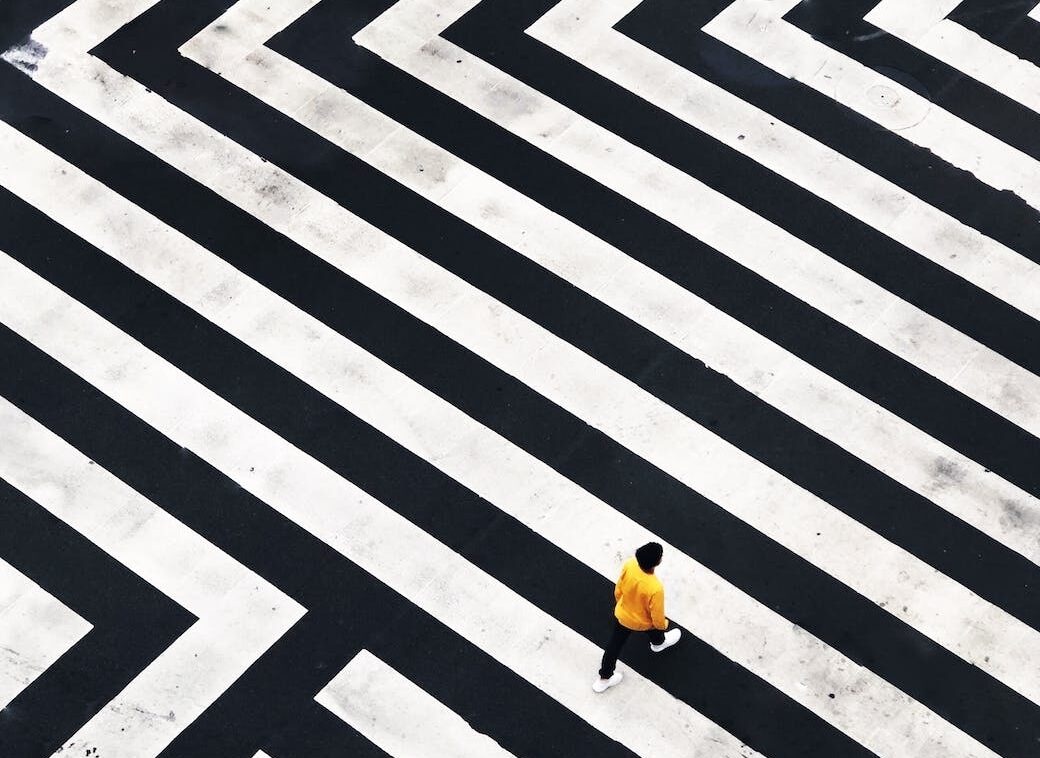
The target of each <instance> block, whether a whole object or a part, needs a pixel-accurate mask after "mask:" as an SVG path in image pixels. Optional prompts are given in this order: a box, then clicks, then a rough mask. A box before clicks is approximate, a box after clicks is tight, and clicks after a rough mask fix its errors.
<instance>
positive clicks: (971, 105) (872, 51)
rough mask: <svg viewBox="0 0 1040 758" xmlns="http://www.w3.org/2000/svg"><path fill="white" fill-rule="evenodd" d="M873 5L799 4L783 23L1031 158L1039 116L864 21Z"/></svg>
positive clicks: (834, 0)
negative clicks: (915, 92)
mask: <svg viewBox="0 0 1040 758" xmlns="http://www.w3.org/2000/svg"><path fill="white" fill-rule="evenodd" d="M875 5H877V1H876V0H811V2H806V1H805V0H803V2H801V3H800V4H799V5H797V6H796V7H795V8H793V9H792V10H791V12H790V13H788V14H787V16H786V17H785V20H786V21H787V22H789V23H792V24H794V25H795V26H797V27H798V28H800V29H802V30H803V31H805V32H808V33H809V34H811V35H812V36H813V38H814V39H816V40H819V41H820V42H823V43H824V44H826V45H827V46H829V47H831V48H833V49H834V50H837V51H839V52H841V53H843V54H845V55H847V56H849V57H850V58H852V59H853V60H856V61H859V62H860V63H862V64H863V65H865V66H867V67H869V68H872V69H874V70H875V71H877V72H878V73H880V74H882V75H884V76H888V77H889V78H891V79H893V80H895V81H898V82H899V83H900V84H902V85H904V86H907V87H909V88H910V89H913V90H915V91H917V93H918V94H921V95H924V96H925V97H926V98H927V99H928V100H930V101H931V102H933V103H935V104H936V105H937V106H939V107H940V108H943V109H945V110H948V111H950V112H951V113H953V114H954V115H956V116H958V117H960V118H962V119H964V120H965V121H967V122H968V123H971V124H974V125H975V126H977V127H979V128H980V129H982V130H984V131H986V132H988V133H989V134H992V135H993V136H994V137H996V138H997V139H999V140H1000V141H1002V142H1006V143H1008V144H1009V145H1013V146H1014V147H1016V148H1018V149H1019V150H1021V151H1022V152H1024V153H1026V154H1027V155H1030V156H1032V157H1033V158H1040V116H1038V114H1036V113H1035V112H1034V111H1032V110H1030V109H1029V108H1026V107H1025V106H1024V105H1021V104H1019V103H1017V102H1015V101H1014V100H1012V99H1011V98H1008V97H1005V96H1004V95H1001V94H1000V93H999V92H997V91H995V90H993V89H990V88H989V87H987V86H986V85H984V84H982V83H980V82H979V81H977V80H975V79H972V78H971V77H970V76H968V75H966V74H965V73H963V72H961V71H958V70H957V69H956V68H954V67H952V66H948V65H947V64H945V63H943V62H941V61H939V60H937V59H935V58H933V57H932V56H930V55H928V54H926V53H924V52H922V51H921V50H919V49H918V48H916V47H914V46H913V45H911V44H909V43H907V42H904V41H903V40H901V39H899V38H897V37H893V36H892V35H889V34H884V33H880V32H881V30H879V29H878V28H877V27H876V26H874V25H873V24H870V23H867V22H866V21H865V20H864V16H866V15H867V14H868V13H869V12H870V11H871V9H872V8H873V7H874V6H875Z"/></svg>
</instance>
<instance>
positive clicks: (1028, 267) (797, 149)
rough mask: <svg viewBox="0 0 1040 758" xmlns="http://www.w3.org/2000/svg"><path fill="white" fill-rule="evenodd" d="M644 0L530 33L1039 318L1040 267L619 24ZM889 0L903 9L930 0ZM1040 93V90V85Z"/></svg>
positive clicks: (592, 5) (567, 5) (564, 10)
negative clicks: (641, 40) (620, 28)
mask: <svg viewBox="0 0 1040 758" xmlns="http://www.w3.org/2000/svg"><path fill="white" fill-rule="evenodd" d="M639 3H640V0H565V2H561V3H560V4H559V5H557V6H556V7H554V8H553V9H552V10H550V11H549V12H548V13H546V14H545V15H544V16H543V17H542V18H540V19H539V20H538V21H537V22H536V23H535V24H534V25H533V26H531V27H530V28H529V29H528V30H527V32H528V34H530V35H532V36H533V37H534V38H536V39H538V40H540V41H542V42H544V43H546V44H547V45H550V46H551V47H553V48H555V49H557V50H559V51H560V52H562V53H564V54H566V55H569V56H570V57H571V58H573V59H574V60H576V61H578V62H580V63H582V64H584V65H585V66H587V67H588V68H589V69H591V70H592V71H595V72H597V73H599V74H601V75H602V76H604V77H606V78H607V79H609V80H611V81H613V82H616V83H617V84H619V85H621V86H622V87H625V88H627V89H628V90H630V91H631V92H634V93H635V94H637V95H639V96H640V97H642V98H644V99H646V100H647V101H648V102H650V103H653V104H654V105H656V106H658V107H660V108H661V109H662V110H664V111H666V112H667V113H670V114H672V115H673V116H676V117H677V118H680V119H682V120H683V121H685V122H686V123H688V124H690V125H691V126H694V127H696V128H698V129H700V130H702V131H704V132H705V133H707V134H710V135H711V136H712V137H714V138H715V139H717V140H719V141H720V142H722V143H723V144H725V145H727V146H728V147H730V148H732V149H733V150H736V151H737V152H739V153H743V154H744V155H747V156H749V157H751V158H753V159H755V160H756V161H758V162H759V163H761V164H762V165H764V166H766V167H768V168H769V169H771V170H772V171H775V172H777V173H778V174H780V175H781V176H784V177H786V178H788V179H790V180H791V181H793V182H795V183H796V184H798V185H799V186H801V187H804V188H805V189H807V190H809V191H810V192H812V193H814V194H816V195H818V196H819V197H821V198H823V199H824V200H827V201H828V202H830V203H833V204H834V205H835V206H837V207H838V208H840V209H842V210H843V211H845V212H847V213H849V214H850V215H852V216H854V217H855V218H857V219H858V220H860V221H862V222H864V223H866V224H869V225H870V226H872V227H874V228H875V229H877V230H878V231H880V232H882V233H883V234H887V235H888V236H889V237H891V238H892V239H894V240H896V241H897V242H899V243H901V244H903V245H906V246H907V247H908V248H910V249H911V250H914V251H915V252H917V253H920V254H921V255H922V256H924V257H926V258H928V259H929V260H930V261H933V262H934V263H937V264H939V265H940V266H943V267H944V268H946V269H948V270H950V271H952V272H953V273H955V274H958V275H959V276H962V277H964V278H965V279H967V280H969V281H971V282H972V283H973V284H976V285H977V286H979V287H980V288H982V289H984V290H986V291H987V292H989V293H991V294H993V295H994V296H995V297H998V298H1001V299H1003V300H1005V302H1008V303H1009V304H1011V305H1012V306H1014V307H1016V308H1018V309H1019V310H1021V311H1022V312H1024V313H1027V314H1029V315H1030V316H1032V317H1033V318H1040V298H1037V297H1036V296H1035V293H1036V292H1038V291H1040V266H1037V265H1036V264H1035V263H1033V262H1032V261H1030V260H1029V259H1028V258H1025V257H1024V256H1021V255H1019V254H1018V253H1016V252H1015V251H1013V250H1010V249H1008V248H1007V247H1005V246H1004V245H1001V244H1000V243H999V242H996V241H994V240H991V239H989V238H987V237H985V236H984V235H982V234H980V233H979V232H977V231H976V230H974V229H972V228H971V227H969V226H966V225H965V224H962V223H961V222H960V221H958V220H957V219H955V218H953V217H952V216H949V215H948V214H946V213H943V212H942V211H939V210H937V209H936V208H933V207H932V206H930V205H928V204H927V203H925V202H924V201H922V200H920V199H918V198H917V197H915V196H914V195H913V194H911V193H910V192H907V191H906V190H904V189H902V188H901V187H899V186H897V185H895V184H893V183H892V182H890V181H888V180H887V179H884V178H882V177H880V176H878V175H877V174H874V173H872V172H871V171H869V170H868V169H866V168H864V167H862V166H860V165H859V164H857V163H855V162H854V161H852V160H850V159H849V158H846V157H845V156H844V155H842V154H841V153H839V152H837V151H836V150H833V149H831V148H829V147H827V146H826V145H823V144H822V143H820V142H818V141H816V140H815V139H813V138H812V137H810V136H808V135H806V134H804V133H802V132H800V131H798V130H797V129H794V128H793V127H791V126H788V125H787V124H785V123H783V122H782V121H779V120H777V119H776V118H775V117H774V116H771V115H770V114H768V113H766V112H764V111H762V110H760V109H759V108H756V107H755V106H753V105H751V104H749V103H746V102H744V101H743V100H741V99H740V98H739V97H737V96H736V95H734V94H732V93H730V92H727V91H726V90H725V89H723V88H722V87H719V86H718V85H716V84H713V83H712V82H709V81H707V80H705V79H703V78H701V77H700V76H698V75H696V74H694V73H693V72H691V71H687V70H686V69H684V68H683V67H682V66H680V65H678V64H676V63H673V62H672V61H670V60H668V59H667V58H665V57H664V56H662V55H659V54H657V53H655V52H654V51H652V50H649V49H648V48H646V47H644V46H643V45H641V44H639V43H638V42H636V41H635V40H633V39H631V38H629V37H627V36H625V35H624V34H622V33H621V32H619V31H617V30H615V29H614V28H613V27H614V25H615V24H616V23H617V22H618V21H620V20H621V19H622V18H624V17H625V16H626V15H628V13H629V12H631V11H632V10H633V9H634V8H635V7H636V6H638V5H639ZM890 3H891V6H892V7H895V6H898V8H899V10H909V6H913V7H916V6H918V5H924V4H925V3H910V4H908V3H906V2H901V0H890ZM879 7H880V6H879ZM896 12H898V11H896ZM1038 74H1040V71H1038ZM1034 94H1035V95H1036V96H1037V97H1038V98H1040V85H1038V86H1037V87H1035V89H1034Z"/></svg>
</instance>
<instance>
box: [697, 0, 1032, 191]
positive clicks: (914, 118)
mask: <svg viewBox="0 0 1040 758" xmlns="http://www.w3.org/2000/svg"><path fill="white" fill-rule="evenodd" d="M798 2H799V0H735V2H733V4H732V5H730V6H728V7H727V8H725V9H724V10H723V11H722V12H721V13H719V15H718V16H716V17H715V18H714V19H712V20H711V21H710V22H708V24H707V25H706V26H705V27H704V31H706V32H708V33H709V34H711V35H712V36H713V37H715V38H716V39H718V40H720V41H722V42H725V43H726V44H728V45H730V46H732V47H734V48H736V49H737V50H740V51H741V52H742V53H744V54H745V55H749V56H751V57H752V58H754V59H756V60H757V61H758V62H759V63H762V64H764V65H766V66H769V67H770V68H772V69H773V70H775V71H777V72H778V73H780V74H782V75H784V76H787V77H790V78H792V79H795V80H797V81H799V82H802V83H803V84H806V85H808V86H810V87H812V88H813V89H815V90H817V91H818V92H821V93H822V94H824V95H826V96H828V97H830V98H832V99H834V100H836V101H837V102H839V103H841V104H842V105H845V106H846V107H848V108H851V109H852V110H854V111H856V112H857V113H859V114H860V115H862V116H864V117H866V118H868V119H870V120H871V121H874V122H876V123H878V124H880V125H881V126H883V127H885V128H886V129H891V130H892V131H894V132H898V133H899V134H900V136H902V137H904V138H905V139H907V140H909V141H910V142H912V143H913V144H915V145H918V146H920V147H924V148H927V149H929V150H931V151H932V152H933V153H935V154H936V155H937V156H939V157H940V158H942V159H943V160H946V161H948V162H949V163H952V164H953V165H954V166H957V167H958V168H961V169H963V170H965V171H969V172H971V173H972V174H974V175H975V176H977V177H978V178H979V179H980V180H981V181H983V182H985V183H987V184H989V185H990V186H992V187H995V188H996V189H999V190H1010V191H1011V192H1014V193H1015V194H1017V195H1018V196H1019V197H1021V198H1022V199H1023V200H1025V201H1026V202H1027V203H1029V204H1030V205H1032V206H1033V207H1034V208H1040V164H1038V162H1037V161H1036V160H1034V159H1033V158H1031V157H1030V156H1028V155H1026V154H1025V153H1023V152H1022V151H1021V150H1018V149H1016V148H1014V147H1012V146H1010V145H1007V144H1005V143H1003V142H1001V141H1000V140H999V139H997V138H996V137H993V136H992V135H990V134H987V133H986V132H984V131H983V130H981V129H979V128H977V127H975V126H972V125H971V124H969V123H967V122H965V121H963V120H962V119H960V118H957V117H956V116H954V115H953V114H951V113H950V112H949V111H946V110H943V109H942V108H939V107H938V106H936V105H934V104H933V103H930V102H929V101H928V100H927V99H926V98H924V97H922V96H921V95H918V94H917V93H916V92H914V91H913V90H911V89H909V88H907V87H905V86H903V85H902V84H899V83H898V82H896V81H894V80H892V79H890V78H888V77H886V76H884V75H882V74H880V73H878V72H876V71H874V70H872V69H870V68H869V67H867V66H864V65H863V64H862V63H859V62H858V61H856V60H854V59H852V58H850V57H848V56H846V55H844V54H842V53H840V52H838V51H837V50H834V49H833V48H830V47H828V46H827V45H825V44H824V43H822V42H818V41H817V40H814V39H813V38H812V36H811V35H810V34H807V33H806V32H804V31H803V30H801V29H799V28H797V27H796V26H794V25H793V24H789V23H788V22H787V21H785V20H784V19H783V16H784V15H785V14H786V13H788V12H789V11H790V10H791V9H792V8H794V6H795V5H797V4H798Z"/></svg>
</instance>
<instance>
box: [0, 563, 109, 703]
mask: <svg viewBox="0 0 1040 758" xmlns="http://www.w3.org/2000/svg"><path fill="white" fill-rule="evenodd" d="M91 628H92V626H91V624H90V623H89V622H88V621H86V620H84V619H83V618H81V617H80V616H79V615H77V614H76V613H75V612H74V611H73V610H71V609H70V608H69V607H68V606H66V605H65V604H64V603H62V602H61V601H60V600H58V599H57V598H56V597H54V596H53V595H51V594H50V593H49V592H47V591H46V590H44V589H43V588H42V587H40V585H38V584H36V582H34V581H32V580H31V579H29V577H27V576H25V575H24V574H22V573H21V572H20V571H18V570H17V569H16V568H15V567H14V566H12V565H11V564H9V563H7V562H6V561H4V560H0V710H3V709H4V708H6V707H7V705H8V704H9V703H10V702H11V701H12V700H14V699H15V698H16V697H17V696H18V693H20V692H21V691H22V690H24V689H25V688H26V687H28V686H29V685H30V684H32V683H33V682H34V681H36V679H37V678H39V676H40V674H42V673H43V672H44V671H46V670H47V669H49V668H50V667H51V666H52V665H54V663H56V662H57V661H58V659H59V658H61V656H63V655H65V653H66V652H68V650H69V649H70V648H71V647H72V646H73V645H75V644H76V643H77V642H79V641H80V640H81V639H82V638H83V635H85V634H86V633H87V632H89V631H90V630H91Z"/></svg>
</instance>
